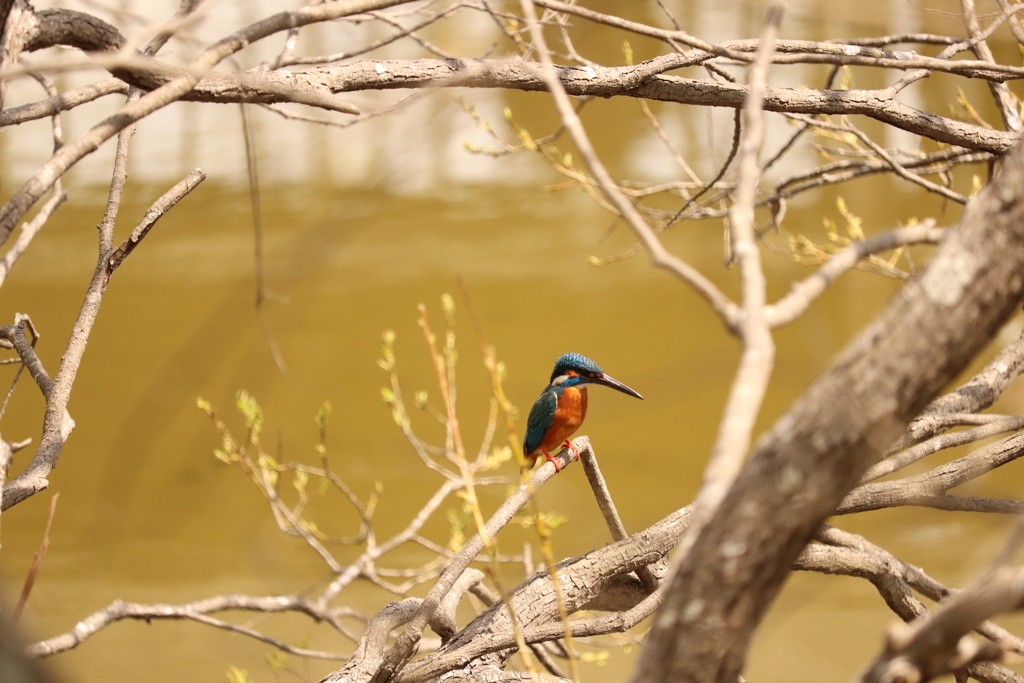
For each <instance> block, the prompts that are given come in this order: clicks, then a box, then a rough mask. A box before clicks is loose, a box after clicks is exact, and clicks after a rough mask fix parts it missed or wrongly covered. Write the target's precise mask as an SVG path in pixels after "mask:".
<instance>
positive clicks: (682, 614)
mask: <svg viewBox="0 0 1024 683" xmlns="http://www.w3.org/2000/svg"><path fill="white" fill-rule="evenodd" d="M1022 188H1024V147H1022V146H1020V145H1018V147H1017V148H1016V149H1015V150H1014V153H1013V154H1012V155H1009V156H1008V157H1007V158H1006V160H1005V162H1004V164H1003V167H1002V169H1001V171H1000V175H999V176H998V177H997V178H996V179H995V180H994V181H993V182H992V183H991V184H990V185H989V186H988V187H986V188H985V189H984V190H983V191H982V192H981V193H980V194H979V195H978V196H977V197H976V198H975V199H974V200H973V201H972V202H971V203H970V204H969V205H968V207H967V209H966V211H965V212H964V215H963V217H962V219H961V221H960V225H959V226H958V228H957V229H956V230H955V231H954V232H953V233H951V234H950V236H949V238H948V239H947V240H946V241H944V242H943V244H942V245H941V246H940V247H939V250H938V252H937V253H936V255H935V257H934V259H933V260H932V262H931V263H930V264H929V267H928V268H927V269H926V270H925V272H924V273H923V275H922V276H921V277H920V278H918V279H916V280H912V281H910V282H908V283H907V284H906V285H904V287H903V289H902V290H901V292H900V295H899V296H897V297H895V298H894V299H892V300H891V301H890V303H889V305H888V306H887V307H886V309H885V310H884V311H883V312H882V313H881V314H880V315H879V316H878V318H876V320H875V321H874V322H873V323H872V324H871V325H870V326H869V327H868V328H867V329H866V330H865V331H864V332H863V333H862V334H861V335H860V336H859V337H858V339H857V340H856V341H854V342H853V343H852V344H851V345H850V346H849V347H848V348H847V350H846V351H845V352H844V353H843V354H842V355H841V356H840V358H839V359H838V360H837V361H836V362H835V363H834V364H833V365H832V367H831V368H829V370H827V371H826V372H825V373H824V374H823V375H822V376H821V377H820V378H819V379H818V380H816V381H815V382H814V383H813V384H812V385H811V386H810V388H809V389H808V390H807V391H806V392H805V393H804V395H803V396H802V397H801V398H800V399H799V400H798V401H797V402H796V403H795V404H794V405H793V407H792V408H791V409H790V410H789V411H788V412H787V413H786V415H784V416H783V417H782V418H781V419H780V420H779V421H778V422H777V423H776V424H775V426H774V427H773V428H772V429H771V431H770V432H769V433H768V434H767V435H766V436H765V437H764V438H763V439H762V441H761V443H760V445H759V446H758V448H757V449H756V450H755V452H754V455H753V456H752V458H751V460H750V462H749V463H748V465H747V466H746V468H745V469H744V471H743V472H742V473H741V474H740V477H739V479H738V480H737V482H736V485H735V486H734V487H733V489H732V490H731V491H730V492H729V495H728V497H727V499H726V502H725V503H724V504H723V505H722V506H721V508H720V509H719V511H718V513H717V514H716V516H715V518H714V519H712V520H711V522H709V524H708V526H707V527H706V528H705V529H704V532H703V533H701V534H700V537H699V538H698V539H697V541H696V544H695V546H694V549H693V551H692V552H691V554H690V555H689V556H688V557H687V559H686V561H685V562H684V563H683V564H682V566H681V567H680V568H679V571H678V572H677V573H676V575H675V577H674V579H673V582H672V588H671V589H670V593H669V596H668V598H667V599H666V603H665V605H664V606H663V607H662V613H661V616H660V618H659V619H658V621H657V623H656V625H655V627H654V630H653V631H652V634H651V637H650V639H649V641H648V643H647V646H646V648H645V661H649V662H659V663H661V664H663V666H662V668H661V669H660V670H652V668H651V667H641V670H640V675H639V676H637V677H636V679H635V680H637V681H660V680H674V681H719V682H721V683H725V682H728V683H733V682H734V681H735V680H736V677H737V675H738V674H739V671H740V667H741V666H742V662H743V659H744V653H745V652H746V650H747V646H748V643H749V639H750V637H751V634H752V633H753V630H754V628H755V627H756V625H757V623H758V622H759V621H760V618H761V616H762V615H763V613H764V610H765V609H766V607H767V606H768V604H769V603H770V602H771V600H772V599H773V598H774V596H775V594H776V592H777V591H778V589H779V587H780V585H781V583H782V580H783V579H784V577H785V576H786V574H787V573H788V571H789V568H790V566H791V564H792V562H793V560H794V559H795V557H796V556H797V555H798V554H799V552H800V550H801V549H802V548H803V546H804V544H805V543H806V542H807V540H808V539H809V538H810V536H811V534H812V533H813V532H814V530H815V529H816V528H817V527H818V525H819V524H820V523H821V521H822V520H823V519H824V518H825V517H826V516H827V515H829V514H830V513H831V512H832V511H833V510H834V509H835V507H836V505H838V503H839V501H840V500H841V499H842V498H843V497H844V496H845V495H846V493H847V492H848V491H849V490H850V489H851V488H852V487H853V486H854V485H855V484H856V482H857V480H858V479H859V478H860V477H861V475H862V474H863V473H864V471H866V469H867V468H868V467H869V466H870V464H871V463H872V462H874V461H875V460H876V459H877V458H878V456H879V454H880V452H882V451H883V450H884V449H885V448H886V446H887V445H888V444H889V443H890V442H891V441H892V440H893V439H894V438H895V437H896V436H897V435H898V434H899V433H900V431H901V430H902V429H903V428H904V425H905V424H906V423H907V422H909V420H910V419H911V417H913V416H914V415H915V414H916V413H917V412H918V411H920V410H921V408H923V407H924V405H925V404H926V403H927V402H928V401H929V400H930V399H931V398H932V397H934V396H935V394H936V393H937V392H938V391H939V389H940V388H941V387H942V386H943V385H944V384H945V383H947V382H948V381H950V379H952V377H954V376H955V374H956V373H957V372H959V371H960V369H962V368H963V366H964V365H965V364H966V363H967V362H968V361H969V360H970V359H971V358H972V357H973V356H974V354H975V353H977V351H978V350H979V349H980V348H981V347H982V346H983V345H984V344H985V343H987V342H988V341H989V340H990V339H991V338H992V336H993V335H994V334H995V332H996V331H997V330H998V328H999V326H1000V325H1002V323H1003V322H1004V321H1005V320H1006V319H1007V317H1008V316H1009V314H1010V313H1011V311H1012V310H1013V309H1014V308H1015V307H1016V306H1017V305H1018V303H1019V301H1020V297H1021V292H1022V290H1024V196H1022V195H1024V190H1022ZM826 407H827V408H826Z"/></svg>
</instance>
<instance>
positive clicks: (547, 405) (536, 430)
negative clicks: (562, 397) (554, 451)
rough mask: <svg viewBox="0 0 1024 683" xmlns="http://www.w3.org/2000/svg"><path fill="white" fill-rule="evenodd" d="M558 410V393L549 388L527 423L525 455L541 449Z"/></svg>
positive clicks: (535, 406) (541, 396)
mask: <svg viewBox="0 0 1024 683" xmlns="http://www.w3.org/2000/svg"><path fill="white" fill-rule="evenodd" d="M556 408H558V391H557V390H556V389H555V388H553V387H548V388H547V389H545V390H544V393H542V394H541V395H540V398H538V399H537V402H536V403H534V404H533V408H531V409H530V419H528V420H527V421H526V438H525V439H523V455H530V454H531V453H533V452H534V451H535V450H537V449H538V448H540V443H541V441H543V440H544V434H545V433H547V431H548V429H550V428H551V425H552V424H554V422H555V409H556Z"/></svg>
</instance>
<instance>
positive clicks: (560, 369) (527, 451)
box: [523, 353, 643, 472]
mask: <svg viewBox="0 0 1024 683" xmlns="http://www.w3.org/2000/svg"><path fill="white" fill-rule="evenodd" d="M588 384H602V385H604V386H606V387H611V388H612V389H615V390H616V391H621V392H622V393H624V394H629V395H630V396H635V397H636V398H639V399H643V396H641V395H640V394H638V393H637V392H635V391H633V390H632V389H630V388H629V387H627V386H626V385H625V384H623V383H622V382H620V381H618V380H616V379H612V378H611V377H609V376H608V375H606V374H604V370H602V369H601V366H600V365H598V364H597V363H595V362H594V361H592V360H591V359H589V358H587V357H586V356H584V355H582V354H579V353H567V354H565V355H563V356H560V357H559V359H558V360H557V361H555V369H554V370H553V371H552V372H551V380H550V382H548V385H547V386H546V387H544V391H542V392H541V394H540V398H538V399H537V402H536V403H534V404H533V408H531V409H530V417H529V419H528V420H527V421H526V438H525V439H523V456H524V457H525V459H526V460H527V461H528V466H529V467H533V465H534V464H536V462H537V458H539V457H540V456H541V455H542V454H543V455H544V457H545V458H547V460H548V462H550V463H552V464H553V465H554V466H555V472H558V471H560V470H561V469H562V468H561V466H560V465H559V464H558V460H556V459H555V458H554V457H553V456H552V455H551V449H553V448H555V447H556V446H561V445H564V446H567V447H568V448H569V449H570V450H571V451H572V452H573V453H574V454H575V456H576V457H577V458H578V457H579V451H578V450H577V449H576V448H575V447H574V446H573V445H572V443H571V442H570V441H569V437H570V436H572V435H573V434H575V433H576V430H577V429H579V428H580V425H582V424H583V420H584V418H586V416H587V385H588Z"/></svg>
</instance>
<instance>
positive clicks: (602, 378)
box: [590, 375, 643, 400]
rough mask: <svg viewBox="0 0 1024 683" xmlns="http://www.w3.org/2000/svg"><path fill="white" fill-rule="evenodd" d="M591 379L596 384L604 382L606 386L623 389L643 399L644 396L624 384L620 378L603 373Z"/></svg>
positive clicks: (625, 392) (622, 390) (626, 392)
mask: <svg viewBox="0 0 1024 683" xmlns="http://www.w3.org/2000/svg"><path fill="white" fill-rule="evenodd" d="M590 381H591V382H592V383H594V384H603V385H604V386H606V387H611V388H612V389H615V390H616V391H621V392H622V393H624V394H629V395H630V396H635V397H637V398H639V399H641V400H643V396H641V395H640V394H638V393H637V392H635V391H633V390H632V389H630V388H629V387H627V386H626V385H625V384H623V383H622V382H620V381H619V380H617V379H614V378H612V377H609V376H608V375H601V376H600V377H594V378H593V379H591V380H590Z"/></svg>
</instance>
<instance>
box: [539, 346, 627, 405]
mask: <svg viewBox="0 0 1024 683" xmlns="http://www.w3.org/2000/svg"><path fill="white" fill-rule="evenodd" d="M550 383H551V384H552V385H554V386H560V387H563V388H564V387H575V386H580V385H584V384H603V385H604V386H606V387H611V388H612V389H615V390H617V391H621V392H622V393H624V394H629V395H630V396H636V397H637V398H643V396H641V395H640V394H638V393H637V392H635V391H633V390H632V389H630V388H629V387H627V386H626V385H625V384H623V383H622V382H620V381H618V380H616V379H612V378H611V377H609V376H608V375H606V374H604V370H602V369H601V366H600V365H598V364H597V363H595V362H594V361H592V360H590V359H589V358H587V357H586V356H584V355H583V354H581V353H567V354H565V355H564V356H561V357H560V358H559V359H558V360H557V361H555V369H554V370H552V371H551V381H550Z"/></svg>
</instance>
